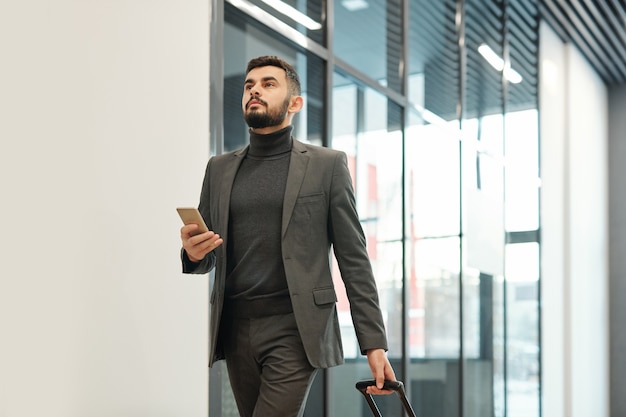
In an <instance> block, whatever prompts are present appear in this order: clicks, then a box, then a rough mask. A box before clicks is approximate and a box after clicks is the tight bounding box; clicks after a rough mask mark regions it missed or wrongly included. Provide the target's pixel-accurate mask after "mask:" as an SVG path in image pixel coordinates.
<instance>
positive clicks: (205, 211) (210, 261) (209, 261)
mask: <svg viewBox="0 0 626 417" xmlns="http://www.w3.org/2000/svg"><path fill="white" fill-rule="evenodd" d="M211 162H212V159H209V162H208V163H207V166H206V170H205V173H204V180H203V182H202V191H201V193H200V204H199V206H198V211H200V213H201V214H202V218H203V219H204V221H205V223H206V225H207V227H208V229H209V230H213V226H212V224H211V221H210V220H211V215H210V212H209V196H210V188H211V187H210V184H211V181H210V172H211ZM216 258H217V257H216V255H215V251H211V252H209V253H208V254H207V255H206V256H205V257H204V259H202V260H201V261H200V262H193V261H192V260H190V259H189V257H188V256H187V252H186V251H185V249H181V251H180V260H181V263H182V270H183V273H184V274H206V273H209V272H211V270H213V268H215V263H216Z"/></svg>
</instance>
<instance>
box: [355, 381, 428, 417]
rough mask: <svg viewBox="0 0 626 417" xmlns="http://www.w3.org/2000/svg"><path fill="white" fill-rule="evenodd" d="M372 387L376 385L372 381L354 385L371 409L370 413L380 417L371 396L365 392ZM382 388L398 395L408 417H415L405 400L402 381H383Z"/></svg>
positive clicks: (407, 401)
mask: <svg viewBox="0 0 626 417" xmlns="http://www.w3.org/2000/svg"><path fill="white" fill-rule="evenodd" d="M372 385H376V381H374V380H373V379H372V380H367V381H359V382H357V383H356V389H357V390H359V392H360V393H361V394H363V396H364V397H365V400H366V401H367V404H368V405H369V406H370V408H371V409H372V413H374V417H382V414H380V410H379V409H378V406H377V405H376V402H375V401H374V398H372V395H371V394H368V393H367V392H365V391H366V390H367V387H370V386H372ZM383 388H384V389H388V390H392V391H395V392H396V394H398V397H400V401H401V402H402V405H403V406H404V411H406V413H407V414H408V415H409V417H416V415H415V411H413V407H411V404H410V403H409V400H407V398H406V392H405V391H404V384H403V383H402V381H385V385H384V387H383Z"/></svg>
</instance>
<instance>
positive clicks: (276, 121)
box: [243, 99, 289, 129]
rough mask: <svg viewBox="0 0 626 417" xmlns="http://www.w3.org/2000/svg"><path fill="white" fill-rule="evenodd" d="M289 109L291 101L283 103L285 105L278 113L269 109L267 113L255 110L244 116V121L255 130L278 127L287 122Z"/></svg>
mask: <svg viewBox="0 0 626 417" xmlns="http://www.w3.org/2000/svg"><path fill="white" fill-rule="evenodd" d="M288 108H289V99H286V100H285V101H284V102H283V105H282V106H281V108H280V109H278V110H277V111H271V110H269V109H268V111H266V112H259V111H256V110H253V111H251V112H246V113H245V114H244V116H243V118H244V120H245V121H246V123H247V124H248V126H250V127H251V128H253V129H262V128H264V127H270V126H278V125H280V124H281V123H282V122H284V121H285V117H286V115H287V109H288Z"/></svg>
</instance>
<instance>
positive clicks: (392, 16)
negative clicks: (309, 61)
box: [334, 0, 402, 92]
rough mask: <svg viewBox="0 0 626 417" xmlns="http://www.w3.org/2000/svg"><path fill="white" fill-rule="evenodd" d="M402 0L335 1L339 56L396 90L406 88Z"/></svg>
mask: <svg viewBox="0 0 626 417" xmlns="http://www.w3.org/2000/svg"><path fill="white" fill-rule="evenodd" d="M401 11H402V1H401V0H336V1H334V15H335V25H334V41H335V55H336V56H337V57H339V58H340V59H342V60H343V61H345V62H347V63H348V64H350V65H352V66H353V67H355V68H356V69H357V70H358V71H360V72H362V73H364V74H365V75H366V76H368V77H370V78H372V79H374V80H376V81H378V82H379V83H380V84H381V85H384V86H387V87H389V88H391V89H392V90H394V91H398V92H400V91H401V89H402V79H401V73H400V68H401V66H400V65H401V53H402V30H401V28H402V14H401Z"/></svg>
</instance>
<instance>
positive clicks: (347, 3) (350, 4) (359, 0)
mask: <svg viewBox="0 0 626 417" xmlns="http://www.w3.org/2000/svg"><path fill="white" fill-rule="evenodd" d="M341 5H342V6H343V7H345V8H346V9H348V10H350V11H351V12H356V11H357V10H363V9H367V8H368V7H370V5H369V4H368V3H367V2H366V1H365V0H342V1H341Z"/></svg>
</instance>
